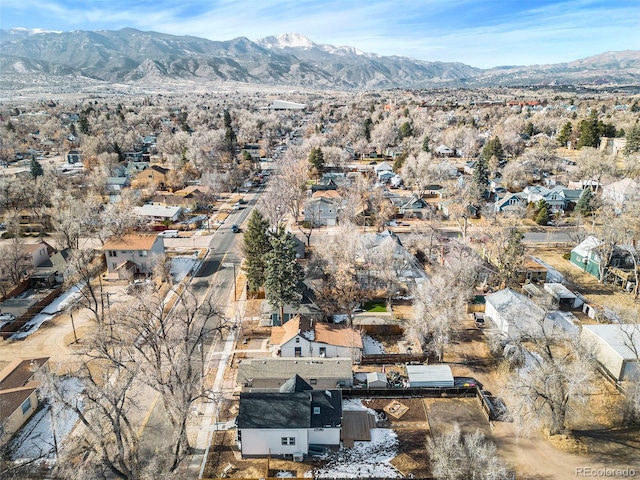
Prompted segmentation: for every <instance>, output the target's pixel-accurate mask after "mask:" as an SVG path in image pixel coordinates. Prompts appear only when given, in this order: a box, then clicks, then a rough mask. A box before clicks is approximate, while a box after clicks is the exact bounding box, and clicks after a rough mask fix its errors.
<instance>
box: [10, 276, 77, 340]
mask: <svg viewBox="0 0 640 480" xmlns="http://www.w3.org/2000/svg"><path fill="white" fill-rule="evenodd" d="M80 289H81V284H77V285H74V286H73V287H71V288H70V289H69V290H67V291H66V292H64V293H63V294H62V295H60V296H59V297H58V298H56V299H55V300H54V301H53V302H51V303H50V304H49V305H47V306H46V307H44V309H43V310H42V311H41V312H40V313H39V314H38V315H36V316H35V317H33V318H32V319H31V320H29V321H28V322H27V323H25V324H24V326H23V327H22V330H21V331H20V332H18V333H14V334H13V335H11V337H9V338H10V339H11V340H21V339H23V338H26V337H28V336H29V335H31V334H32V333H33V332H35V331H36V330H38V329H39V328H40V326H41V325H42V324H43V323H44V322H46V321H47V320H51V319H52V318H53V317H55V316H56V315H57V314H58V313H59V312H61V311H62V310H64V309H66V308H67V307H68V306H69V305H71V304H73V303H74V302H76V301H77V300H78V299H79V298H80V296H81V293H80Z"/></svg>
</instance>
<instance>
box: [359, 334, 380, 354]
mask: <svg viewBox="0 0 640 480" xmlns="http://www.w3.org/2000/svg"><path fill="white" fill-rule="evenodd" d="M362 346H363V347H364V354H365V355H380V354H382V353H385V352H384V345H382V343H380V342H379V341H377V340H374V339H373V338H371V337H370V336H369V335H362Z"/></svg>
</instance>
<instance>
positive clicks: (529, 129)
mask: <svg viewBox="0 0 640 480" xmlns="http://www.w3.org/2000/svg"><path fill="white" fill-rule="evenodd" d="M524 133H526V134H527V135H529V136H530V137H533V136H534V135H535V134H536V133H538V131H537V130H536V127H535V126H534V125H533V122H529V123H527V125H526V126H525V127H524Z"/></svg>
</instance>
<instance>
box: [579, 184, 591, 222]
mask: <svg viewBox="0 0 640 480" xmlns="http://www.w3.org/2000/svg"><path fill="white" fill-rule="evenodd" d="M592 209H593V192H592V191H591V189H590V188H585V189H584V190H583V191H582V193H581V194H580V198H579V199H578V202H577V203H576V212H578V213H580V214H582V215H591V212H592Z"/></svg>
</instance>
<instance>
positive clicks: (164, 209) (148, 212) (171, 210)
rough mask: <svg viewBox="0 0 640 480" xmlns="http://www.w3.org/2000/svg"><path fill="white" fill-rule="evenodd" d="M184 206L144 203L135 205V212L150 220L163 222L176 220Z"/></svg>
mask: <svg viewBox="0 0 640 480" xmlns="http://www.w3.org/2000/svg"><path fill="white" fill-rule="evenodd" d="M181 212H182V207H169V206H166V205H148V204H147V205H143V206H141V207H135V208H134V209H133V213H134V214H136V215H138V216H140V217H146V218H147V219H149V220H150V221H155V222H163V221H166V220H168V221H170V222H175V221H176V220H178V218H179V217H180V213H181Z"/></svg>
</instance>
